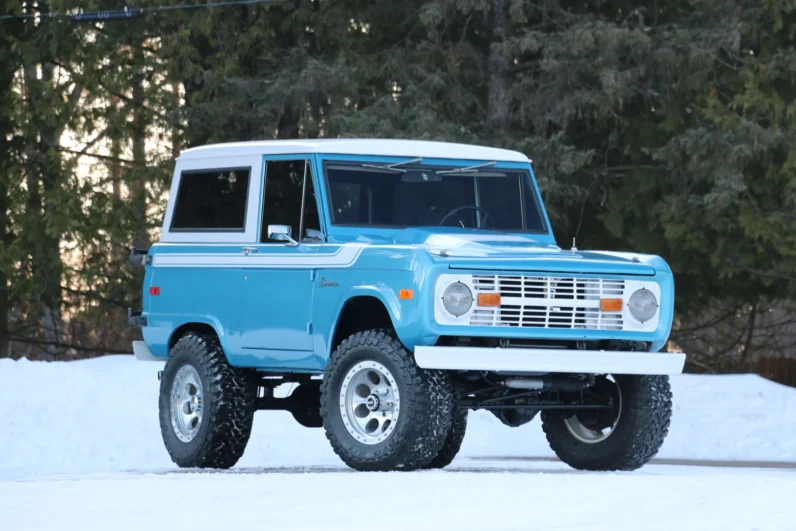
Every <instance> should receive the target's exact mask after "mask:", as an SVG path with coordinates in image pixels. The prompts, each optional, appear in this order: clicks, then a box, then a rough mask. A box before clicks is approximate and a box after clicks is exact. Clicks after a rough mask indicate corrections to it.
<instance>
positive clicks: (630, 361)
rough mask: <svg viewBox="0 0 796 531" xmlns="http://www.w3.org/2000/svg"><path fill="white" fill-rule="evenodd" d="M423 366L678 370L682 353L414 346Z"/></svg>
mask: <svg viewBox="0 0 796 531" xmlns="http://www.w3.org/2000/svg"><path fill="white" fill-rule="evenodd" d="M415 361H416V362H417V365H418V366H419V367H422V368H423V369H442V370H450V371H502V372H535V373H549V372H561V373H585V374H680V373H682V372H683V366H684V365H685V354H679V353H670V352H665V353H663V352H627V351H608V350H562V349H534V348H488V347H416V348H415Z"/></svg>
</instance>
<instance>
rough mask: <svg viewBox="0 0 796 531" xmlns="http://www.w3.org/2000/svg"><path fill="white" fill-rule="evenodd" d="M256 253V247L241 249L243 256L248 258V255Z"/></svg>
mask: <svg viewBox="0 0 796 531" xmlns="http://www.w3.org/2000/svg"><path fill="white" fill-rule="evenodd" d="M257 251H259V249H258V248H257V247H244V248H243V254H244V255H245V256H249V255H250V254H252V253H256V252H257Z"/></svg>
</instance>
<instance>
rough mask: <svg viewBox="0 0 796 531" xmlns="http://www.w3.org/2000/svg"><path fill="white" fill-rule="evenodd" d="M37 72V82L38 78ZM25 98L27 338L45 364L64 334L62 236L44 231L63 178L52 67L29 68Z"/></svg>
mask: <svg viewBox="0 0 796 531" xmlns="http://www.w3.org/2000/svg"><path fill="white" fill-rule="evenodd" d="M30 9H31V10H33V11H37V12H40V13H41V12H46V11H47V10H48V6H47V5H46V4H44V3H39V4H38V6H37V7H32V8H30ZM37 68H40V69H41V70H40V72H41V77H40V78H39V77H38V73H37ZM24 83H25V93H26V96H27V101H28V109H29V113H28V114H29V115H30V116H31V117H32V122H33V123H34V124H35V125H36V131H37V133H36V134H35V135H33V136H30V137H29V138H28V139H27V142H26V148H25V157H26V172H27V176H26V183H27V192H28V200H27V212H26V215H27V216H28V221H27V223H26V229H27V231H28V235H27V242H26V243H27V246H28V249H29V250H30V260H31V262H30V265H31V268H30V271H31V275H32V277H33V279H34V281H35V282H36V283H37V285H36V288H37V291H36V300H35V308H34V311H35V312H36V313H37V317H38V319H39V329H40V335H39V336H38V337H37V338H30V339H31V340H33V341H37V342H38V343H39V346H40V347H41V349H40V350H41V353H42V356H43V357H44V358H45V359H48V360H54V359H58V358H59V357H60V356H61V354H62V353H63V348H62V346H61V345H62V344H63V342H64V341H63V331H62V320H61V304H62V302H63V294H62V290H61V280H62V276H63V275H62V273H63V263H62V262H61V248H60V245H61V235H60V234H59V233H57V232H55V228H53V227H48V220H50V219H52V216H53V215H54V214H56V211H57V209H58V208H59V205H58V201H59V197H60V194H59V188H60V186H61V182H62V179H63V168H62V165H61V157H60V154H59V152H58V150H57V148H58V147H59V144H60V140H61V134H62V133H63V126H61V125H60V124H59V123H58V121H57V118H56V117H54V116H53V115H52V113H51V112H50V110H49V106H48V103H47V102H46V101H44V100H42V99H41V95H43V94H48V93H49V92H50V91H52V90H53V84H54V65H53V63H52V62H51V61H47V60H44V61H43V62H42V63H40V64H38V65H37V64H30V65H28V66H27V67H26V68H25V71H24Z"/></svg>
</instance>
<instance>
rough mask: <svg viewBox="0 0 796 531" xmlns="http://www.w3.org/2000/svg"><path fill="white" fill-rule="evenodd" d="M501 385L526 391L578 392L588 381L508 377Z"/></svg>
mask: <svg viewBox="0 0 796 531" xmlns="http://www.w3.org/2000/svg"><path fill="white" fill-rule="evenodd" d="M503 386H504V387H508V388H509V389H524V390H526V391H541V390H546V391H565V392H578V391H582V390H584V389H586V388H587V387H589V382H587V381H585V380H573V379H572V378H508V379H506V380H504V381H503Z"/></svg>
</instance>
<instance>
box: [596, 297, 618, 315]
mask: <svg viewBox="0 0 796 531" xmlns="http://www.w3.org/2000/svg"><path fill="white" fill-rule="evenodd" d="M600 311H602V312H621V311H622V299H600Z"/></svg>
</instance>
